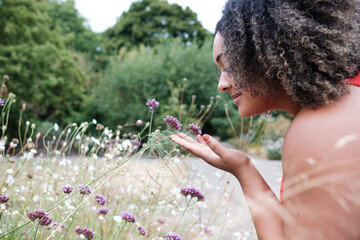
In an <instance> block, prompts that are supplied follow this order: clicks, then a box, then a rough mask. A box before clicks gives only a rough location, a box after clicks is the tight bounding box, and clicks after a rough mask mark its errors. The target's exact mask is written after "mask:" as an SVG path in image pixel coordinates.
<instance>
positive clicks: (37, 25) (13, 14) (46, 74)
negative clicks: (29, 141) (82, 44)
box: [0, 0, 85, 123]
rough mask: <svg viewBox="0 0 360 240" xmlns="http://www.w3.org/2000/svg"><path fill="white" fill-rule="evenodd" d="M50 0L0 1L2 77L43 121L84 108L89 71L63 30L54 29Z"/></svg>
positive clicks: (66, 116) (65, 116)
mask: <svg viewBox="0 0 360 240" xmlns="http://www.w3.org/2000/svg"><path fill="white" fill-rule="evenodd" d="M48 9H49V2H48V1H47V0H2V1H1V3H0V76H2V75H4V74H7V75H9V76H10V81H8V82H7V86H8V89H9V91H11V92H14V93H15V94H16V95H17V100H18V103H21V102H26V103H27V111H26V113H28V114H30V115H27V117H32V118H35V119H40V120H49V121H56V122H58V123H65V122H66V121H67V120H68V119H70V118H71V116H72V114H74V113H76V112H79V111H81V108H82V107H83V106H82V104H83V103H82V102H83V96H84V94H83V82H84V80H85V76H84V74H83V72H82V71H81V70H80V69H79V68H78V67H77V66H76V58H75V57H74V54H73V53H71V52H69V51H68V50H67V49H66V47H65V44H64V41H63V38H62V37H61V35H60V33H59V32H58V31H54V30H52V29H51V27H50V25H51V19H50V17H49V15H48V12H47V11H48Z"/></svg>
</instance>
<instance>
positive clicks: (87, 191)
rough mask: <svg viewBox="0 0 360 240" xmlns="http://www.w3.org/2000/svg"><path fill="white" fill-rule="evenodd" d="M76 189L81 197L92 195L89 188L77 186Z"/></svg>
mask: <svg viewBox="0 0 360 240" xmlns="http://www.w3.org/2000/svg"><path fill="white" fill-rule="evenodd" d="M78 189H79V190H80V194H82V195H90V194H91V193H92V191H91V187H89V186H86V187H84V185H83V184H81V185H79V187H78Z"/></svg>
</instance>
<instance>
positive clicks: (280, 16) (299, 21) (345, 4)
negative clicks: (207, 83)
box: [215, 0, 360, 109]
mask: <svg viewBox="0 0 360 240" xmlns="http://www.w3.org/2000/svg"><path fill="white" fill-rule="evenodd" d="M359 2H360V1H359V0H297V1H294V0H228V1H227V3H226V4H225V6H224V9H223V15H222V18H221V19H220V21H219V22H218V23H217V26H216V30H215V32H216V33H219V34H220V35H221V36H222V37H223V39H224V49H223V51H224V57H225V61H226V68H225V69H224V71H227V73H228V74H229V75H230V76H231V77H233V78H234V79H235V82H236V86H237V87H238V88H239V89H246V90H247V91H249V92H251V93H252V94H253V95H258V94H266V95H271V96H276V95H277V94H278V93H279V90H282V89H283V90H285V92H286V94H287V95H288V96H289V97H290V98H291V99H292V100H293V101H295V102H297V103H299V104H300V105H301V106H303V107H308V108H312V109H315V108H317V107H319V106H322V105H327V104H331V103H333V102H334V101H336V100H337V99H338V98H339V97H340V96H342V95H344V94H346V93H347V88H346V79H348V78H352V77H354V76H356V75H357V74H358V73H359V70H360V31H359V24H360V20H359V16H360V14H359ZM254 86H256V88H257V90H258V91H256V90H255V87H254ZM283 90H282V91H283Z"/></svg>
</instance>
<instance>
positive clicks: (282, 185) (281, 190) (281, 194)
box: [280, 177, 284, 203]
mask: <svg viewBox="0 0 360 240" xmlns="http://www.w3.org/2000/svg"><path fill="white" fill-rule="evenodd" d="M283 191H284V177H283V178H282V180H281V186H280V203H283Z"/></svg>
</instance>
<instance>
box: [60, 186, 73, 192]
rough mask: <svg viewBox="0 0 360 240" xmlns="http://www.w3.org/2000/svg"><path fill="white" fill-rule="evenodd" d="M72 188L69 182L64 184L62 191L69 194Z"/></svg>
mask: <svg viewBox="0 0 360 240" xmlns="http://www.w3.org/2000/svg"><path fill="white" fill-rule="evenodd" d="M73 189H74V188H73V187H72V186H70V185H69V184H66V185H64V186H63V187H62V190H63V192H64V193H67V194H70V193H71V192H72V190H73Z"/></svg>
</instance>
